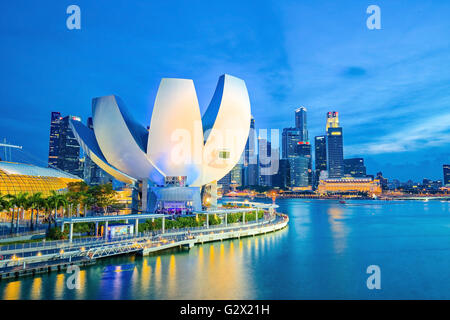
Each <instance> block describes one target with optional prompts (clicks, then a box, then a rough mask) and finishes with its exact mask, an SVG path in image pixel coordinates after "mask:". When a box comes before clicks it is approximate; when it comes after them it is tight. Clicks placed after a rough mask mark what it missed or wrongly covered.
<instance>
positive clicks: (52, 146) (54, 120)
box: [48, 112, 62, 168]
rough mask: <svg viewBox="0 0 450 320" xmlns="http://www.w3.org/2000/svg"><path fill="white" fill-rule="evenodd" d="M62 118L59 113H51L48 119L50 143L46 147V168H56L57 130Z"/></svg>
mask: <svg viewBox="0 0 450 320" xmlns="http://www.w3.org/2000/svg"><path fill="white" fill-rule="evenodd" d="M61 120H62V117H61V113H59V112H52V114H51V118H50V141H49V147H48V166H49V167H52V168H54V167H56V166H57V164H58V147H59V139H58V138H59V130H60V123H61Z"/></svg>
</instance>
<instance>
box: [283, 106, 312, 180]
mask: <svg viewBox="0 0 450 320" xmlns="http://www.w3.org/2000/svg"><path fill="white" fill-rule="evenodd" d="M295 125H296V127H295V128H284V129H283V133H282V147H283V152H282V155H283V159H287V160H288V161H289V168H290V169H289V170H290V172H289V176H290V187H292V188H308V187H311V186H312V159H311V145H310V143H309V140H308V129H307V121H306V108H304V107H300V108H298V109H297V110H296V111H295Z"/></svg>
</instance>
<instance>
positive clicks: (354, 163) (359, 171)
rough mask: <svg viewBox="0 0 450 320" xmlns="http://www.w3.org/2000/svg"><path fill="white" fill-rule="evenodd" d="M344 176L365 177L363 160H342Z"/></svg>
mask: <svg viewBox="0 0 450 320" xmlns="http://www.w3.org/2000/svg"><path fill="white" fill-rule="evenodd" d="M344 174H346V175H350V176H352V177H365V176H366V166H365V165H364V159H363V158H351V159H344Z"/></svg>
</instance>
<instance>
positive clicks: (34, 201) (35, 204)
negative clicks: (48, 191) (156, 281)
mask: <svg viewBox="0 0 450 320" xmlns="http://www.w3.org/2000/svg"><path fill="white" fill-rule="evenodd" d="M41 200H42V193H41V192H37V193H34V194H33V195H32V196H31V197H30V198H29V202H30V207H31V217H30V222H31V230H33V229H34V224H33V213H34V209H36V210H37V213H36V224H37V219H38V218H37V217H38V216H39V207H40V205H41Z"/></svg>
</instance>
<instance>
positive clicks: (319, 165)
mask: <svg viewBox="0 0 450 320" xmlns="http://www.w3.org/2000/svg"><path fill="white" fill-rule="evenodd" d="M314 156H315V161H316V162H315V166H314V169H315V177H314V178H315V179H314V181H315V183H314V186H315V187H317V185H318V184H319V177H320V172H321V171H327V137H326V136H317V137H315V138H314Z"/></svg>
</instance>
